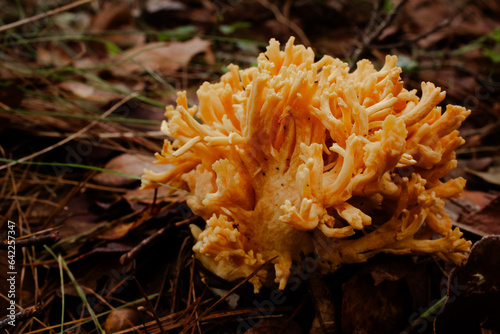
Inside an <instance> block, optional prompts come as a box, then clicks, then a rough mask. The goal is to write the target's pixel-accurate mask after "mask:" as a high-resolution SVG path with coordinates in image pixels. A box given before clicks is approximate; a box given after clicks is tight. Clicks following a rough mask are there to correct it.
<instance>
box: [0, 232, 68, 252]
mask: <svg viewBox="0 0 500 334" xmlns="http://www.w3.org/2000/svg"><path fill="white" fill-rule="evenodd" d="M59 239H61V237H60V236H59V231H53V232H52V233H50V234H47V235H42V236H39V237H31V238H26V239H17V240H16V247H29V246H39V245H52V244H53V243H55V242H57V241H59ZM7 247H8V244H7V241H6V240H2V241H1V242H0V249H7Z"/></svg>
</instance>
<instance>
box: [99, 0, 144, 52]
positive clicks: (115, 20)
mask: <svg viewBox="0 0 500 334" xmlns="http://www.w3.org/2000/svg"><path fill="white" fill-rule="evenodd" d="M89 29H90V30H91V31H106V30H107V31H113V30H114V31H137V28H136V27H135V24H134V17H133V15H132V9H131V8H130V5H129V3H127V2H119V3H117V4H113V3H111V2H104V4H103V6H102V10H100V11H99V12H98V13H97V14H96V15H95V16H94V17H93V18H92V22H91V23H90V28H89ZM98 37H99V38H102V39H105V40H108V41H110V42H113V43H115V44H117V45H119V46H123V47H127V46H135V45H140V44H143V43H144V41H145V39H146V37H145V35H144V34H143V33H139V32H137V33H133V34H127V33H125V34H118V33H116V34H103V35H98Z"/></svg>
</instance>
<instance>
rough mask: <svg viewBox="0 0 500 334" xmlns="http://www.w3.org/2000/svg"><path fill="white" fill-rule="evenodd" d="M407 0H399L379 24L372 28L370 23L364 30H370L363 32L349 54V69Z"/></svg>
mask: <svg viewBox="0 0 500 334" xmlns="http://www.w3.org/2000/svg"><path fill="white" fill-rule="evenodd" d="M407 1H408V0H401V1H400V2H399V3H398V5H397V6H396V7H395V8H394V10H393V11H392V12H390V13H389V14H388V15H387V17H386V18H385V20H383V21H382V22H380V24H379V25H378V26H377V27H375V28H373V27H372V24H370V25H369V26H368V27H367V28H366V29H365V31H370V32H368V33H367V34H363V37H362V39H361V45H360V46H359V47H357V48H356V49H355V50H354V52H353V54H352V56H351V65H350V68H351V70H352V69H353V68H354V66H356V62H357V61H358V60H359V57H361V55H362V54H363V53H364V52H365V51H366V49H368V47H369V46H370V44H371V43H372V42H373V40H374V39H375V38H377V37H378V36H380V34H381V33H382V31H384V29H385V28H387V27H388V26H389V25H390V24H391V23H392V21H393V20H394V18H395V17H396V15H397V14H399V12H400V11H401V8H403V5H404V4H405V3H406V2H407ZM375 17H376V16H375ZM374 19H375V18H372V21H373V20H374Z"/></svg>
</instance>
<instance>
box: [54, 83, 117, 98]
mask: <svg viewBox="0 0 500 334" xmlns="http://www.w3.org/2000/svg"><path fill="white" fill-rule="evenodd" d="M59 87H61V88H63V89H65V90H67V91H68V92H71V93H73V94H74V95H75V96H77V97H79V98H82V99H86V100H88V101H95V102H102V103H108V102H110V101H111V100H113V99H118V98H120V97H122V95H121V94H118V93H115V92H111V91H107V90H101V89H96V88H95V87H93V86H90V85H87V84H84V83H81V82H78V81H63V82H61V83H60V84H59Z"/></svg>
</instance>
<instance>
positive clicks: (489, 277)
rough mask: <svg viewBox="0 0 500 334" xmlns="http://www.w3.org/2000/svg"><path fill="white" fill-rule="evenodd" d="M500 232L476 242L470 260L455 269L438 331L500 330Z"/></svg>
mask: <svg viewBox="0 0 500 334" xmlns="http://www.w3.org/2000/svg"><path fill="white" fill-rule="evenodd" d="M498 268H500V236H498V235H494V236H487V237H484V238H482V239H481V240H479V241H478V242H476V243H475V244H474V246H473V247H472V249H471V253H470V255H469V259H468V260H467V263H466V264H465V266H463V267H459V268H456V269H454V270H453V271H452V272H451V274H450V276H449V281H448V298H447V300H446V303H445V305H444V306H443V308H442V309H441V311H440V312H439V314H438V315H437V317H436V321H435V323H434V332H435V333H437V334H441V333H484V331H483V329H485V328H486V329H491V330H494V332H498V331H499V330H500V321H499V319H500V318H499V316H500V306H499V305H500V303H499V300H500V272H499V271H498Z"/></svg>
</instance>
